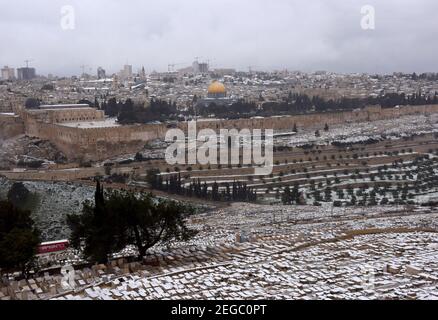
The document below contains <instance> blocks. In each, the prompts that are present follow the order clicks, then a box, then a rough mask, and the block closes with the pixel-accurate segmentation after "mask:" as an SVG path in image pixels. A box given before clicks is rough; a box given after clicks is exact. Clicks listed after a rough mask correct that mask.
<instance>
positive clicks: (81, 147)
mask: <svg viewBox="0 0 438 320" xmlns="http://www.w3.org/2000/svg"><path fill="white" fill-rule="evenodd" d="M26 126H27V130H26V131H27V134H28V135H31V136H37V137H39V138H41V139H47V140H50V141H52V142H53V143H54V144H55V145H56V146H57V148H58V149H59V150H61V151H62V152H63V153H64V154H65V155H67V157H69V158H70V159H78V158H79V157H80V158H81V160H100V159H106V158H108V157H112V156H116V155H120V154H124V153H131V152H135V151H138V150H139V149H141V148H142V147H143V146H144V144H145V142H146V141H150V140H153V139H156V138H160V137H162V136H164V135H165V126H164V125H132V126H119V127H104V128H76V127H68V126H62V125H59V124H53V123H41V122H32V121H30V122H28V123H27V124H26Z"/></svg>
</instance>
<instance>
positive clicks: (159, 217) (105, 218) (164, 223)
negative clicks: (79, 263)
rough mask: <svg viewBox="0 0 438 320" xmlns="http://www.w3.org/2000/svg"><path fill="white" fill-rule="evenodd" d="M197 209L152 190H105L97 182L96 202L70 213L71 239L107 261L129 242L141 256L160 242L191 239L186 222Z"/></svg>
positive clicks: (92, 256)
mask: <svg viewBox="0 0 438 320" xmlns="http://www.w3.org/2000/svg"><path fill="white" fill-rule="evenodd" d="M193 212H194V209H193V208H191V207H188V206H186V205H184V204H182V203H179V202H175V201H171V200H161V199H156V198H154V197H152V195H150V194H144V193H142V194H135V193H133V192H129V191H112V192H108V193H106V194H104V192H103V189H102V188H101V187H100V184H99V183H98V184H97V186H96V195H95V205H91V204H90V203H89V202H88V203H85V204H84V210H83V212H82V215H70V216H68V218H67V219H68V224H69V226H70V228H71V230H72V235H71V243H72V246H74V247H75V248H77V249H82V251H83V254H84V256H85V257H86V258H87V259H89V260H91V261H96V262H106V261H107V260H108V257H109V255H111V254H112V253H116V252H118V251H120V250H122V249H123V248H125V247H126V246H128V245H134V246H136V247H137V249H138V254H139V258H141V257H143V256H144V255H145V254H146V252H147V250H148V249H149V248H151V247H153V246H155V245H156V244H158V243H168V242H170V241H172V240H182V241H185V240H188V239H190V238H191V237H192V236H194V234H195V232H194V231H193V230H190V229H189V228H188V227H187V225H186V218H187V217H188V216H189V215H191V214H192V213H193Z"/></svg>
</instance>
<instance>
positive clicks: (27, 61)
mask: <svg viewBox="0 0 438 320" xmlns="http://www.w3.org/2000/svg"><path fill="white" fill-rule="evenodd" d="M24 62H25V63H26V68H29V62H33V60H24Z"/></svg>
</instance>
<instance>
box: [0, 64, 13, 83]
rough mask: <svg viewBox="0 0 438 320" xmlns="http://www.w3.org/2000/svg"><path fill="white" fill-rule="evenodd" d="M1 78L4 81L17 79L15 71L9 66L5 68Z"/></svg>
mask: <svg viewBox="0 0 438 320" xmlns="http://www.w3.org/2000/svg"><path fill="white" fill-rule="evenodd" d="M1 73H2V74H1V77H2V79H3V80H12V79H15V69H14V68H9V67H8V66H5V67H4V68H3V69H2V71H1Z"/></svg>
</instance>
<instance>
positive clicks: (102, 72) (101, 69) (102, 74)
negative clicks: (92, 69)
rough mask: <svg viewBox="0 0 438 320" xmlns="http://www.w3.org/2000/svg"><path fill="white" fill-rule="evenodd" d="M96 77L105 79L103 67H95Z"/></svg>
mask: <svg viewBox="0 0 438 320" xmlns="http://www.w3.org/2000/svg"><path fill="white" fill-rule="evenodd" d="M97 78H98V79H105V78H106V72H105V69H103V68H102V67H99V68H97Z"/></svg>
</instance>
